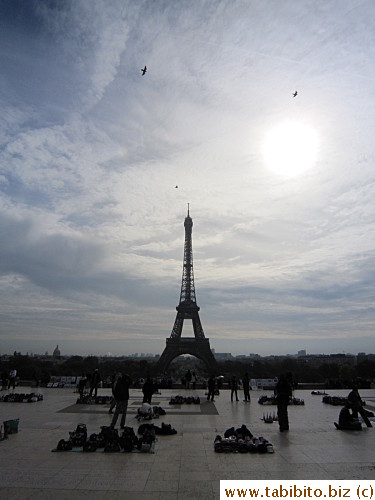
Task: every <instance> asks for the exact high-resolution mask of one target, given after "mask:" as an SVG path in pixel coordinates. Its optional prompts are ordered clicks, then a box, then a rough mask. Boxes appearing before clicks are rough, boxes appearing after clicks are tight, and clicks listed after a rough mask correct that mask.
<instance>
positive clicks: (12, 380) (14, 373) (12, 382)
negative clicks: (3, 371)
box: [8, 368, 17, 389]
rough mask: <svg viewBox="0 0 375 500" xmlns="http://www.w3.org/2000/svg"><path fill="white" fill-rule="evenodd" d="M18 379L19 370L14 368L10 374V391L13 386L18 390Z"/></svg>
mask: <svg viewBox="0 0 375 500" xmlns="http://www.w3.org/2000/svg"><path fill="white" fill-rule="evenodd" d="M16 378H17V370H16V369H15V368H12V370H10V372H9V382H8V389H10V386H12V388H13V389H15V388H16Z"/></svg>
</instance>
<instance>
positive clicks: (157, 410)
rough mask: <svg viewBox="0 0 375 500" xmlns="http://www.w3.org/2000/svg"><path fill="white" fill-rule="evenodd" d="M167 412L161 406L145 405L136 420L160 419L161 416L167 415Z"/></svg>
mask: <svg viewBox="0 0 375 500" xmlns="http://www.w3.org/2000/svg"><path fill="white" fill-rule="evenodd" d="M165 414H166V413H165V410H164V409H163V408H162V407H161V406H151V405H150V404H149V403H143V404H142V406H141V407H140V408H138V412H137V415H136V417H135V418H136V419H137V420H138V421H139V420H152V419H153V418H159V417H160V416H161V415H165Z"/></svg>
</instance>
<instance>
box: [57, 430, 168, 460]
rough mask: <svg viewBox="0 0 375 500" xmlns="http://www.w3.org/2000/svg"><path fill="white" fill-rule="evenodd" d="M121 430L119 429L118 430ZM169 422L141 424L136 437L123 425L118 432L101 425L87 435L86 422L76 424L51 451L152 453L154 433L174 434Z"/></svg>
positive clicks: (154, 439)
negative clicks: (157, 424)
mask: <svg viewBox="0 0 375 500" xmlns="http://www.w3.org/2000/svg"><path fill="white" fill-rule="evenodd" d="M120 432H121V431H120ZM176 433H177V431H175V430H174V429H172V427H171V425H170V424H165V423H162V425H161V427H157V426H154V425H152V424H143V425H141V426H140V427H139V429H138V434H140V437H137V436H136V434H135V432H134V429H133V428H132V427H124V429H123V430H122V433H121V434H120V433H119V431H118V429H114V428H113V427H110V426H109V427H108V426H102V427H101V430H100V432H99V433H98V434H95V433H94V434H91V435H90V436H89V437H88V436H87V427H86V424H78V425H77V428H76V430H75V431H73V432H69V439H68V440H65V439H60V441H59V442H58V444H57V447H56V448H55V449H53V450H52V451H83V452H96V451H102V452H105V453H116V452H117V453H120V452H125V453H131V452H148V453H154V449H155V441H156V437H155V436H156V434H160V435H168V434H176Z"/></svg>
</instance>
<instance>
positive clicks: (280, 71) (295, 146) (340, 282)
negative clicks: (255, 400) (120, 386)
mask: <svg viewBox="0 0 375 500" xmlns="http://www.w3.org/2000/svg"><path fill="white" fill-rule="evenodd" d="M374 60H375V4H374V2H373V1H372V0H365V1H362V0H359V1H357V0H350V1H349V0H311V1H310V0H284V1H283V2H280V1H279V0H263V1H260V0H193V1H192V0H186V1H185V0H178V2H176V1H172V0H159V1H152V0H146V1H143V0H137V1H130V0H129V1H125V0H91V1H87V0H74V1H73V0H72V1H68V0H60V1H52V0H51V1H45V0H39V1H33V0H30V1H27V2H26V1H20V0H2V1H1V2H0V65H1V71H0V109H1V121H0V353H2V354H4V353H12V352H13V351H14V350H17V351H20V352H22V353H26V352H28V353H44V352H45V351H48V352H50V353H52V351H53V350H54V348H55V347H56V345H57V344H58V345H59V348H60V350H61V354H63V355H64V354H81V355H89V354H96V355H97V354H98V355H105V354H109V353H110V354H113V355H123V354H132V353H135V352H138V353H141V352H144V353H153V354H161V352H162V351H163V349H164V347H165V341H166V338H168V337H169V336H170V334H171V331H172V327H173V324H174V320H175V317H176V306H177V305H178V302H179V297H180V288H181V279H182V262H183V252H184V238H185V233H184V219H185V217H186V215H187V207H188V205H187V204H188V203H189V204H190V216H191V217H192V219H193V224H194V226H193V237H192V240H193V259H194V277H195V288H196V297H197V304H198V305H199V306H200V313H199V314H200V319H201V322H202V326H203V330H204V333H205V336H206V337H207V338H209V339H210V345H211V348H214V349H215V351H216V352H232V353H233V354H249V353H258V354H260V355H268V354H287V353H292V354H293V353H296V352H297V351H298V350H301V349H305V350H306V351H307V353H308V354H313V353H354V354H356V353H358V352H367V353H373V352H375V343H374V340H373V339H374V323H375V307H374V303H375V302H374V301H375V279H374V278H375V231H374V221H375V149H374V148H375V147H374V144H375V143H374V137H375V65H374ZM145 65H146V66H147V72H146V74H145V75H143V76H142V73H141V69H142V68H143V67H144V66H145ZM295 91H297V95H296V96H295V97H293V94H294V93H295ZM272 134H273V135H272ZM275 134H276V139H275ZM270 137H274V139H270ZM283 148H284V149H286V151H285V150H284V149H283ZM285 156H286V159H285ZM270 157H273V160H270ZM271 161H273V164H271ZM293 162H294V167H295V168H294V170H293V172H292V171H290V170H288V169H287V166H288V165H289V166H290V165H291V164H292V163H293ZM176 186H178V187H176ZM192 335H193V330H192V325H191V322H189V321H187V320H186V321H185V324H184V329H183V336H192Z"/></svg>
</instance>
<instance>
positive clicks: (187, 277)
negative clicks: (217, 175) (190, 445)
mask: <svg viewBox="0 0 375 500" xmlns="http://www.w3.org/2000/svg"><path fill="white" fill-rule="evenodd" d="M184 227H185V246H184V261H183V271H182V284H181V293H180V302H179V304H178V306H177V307H176V310H177V315H176V319H175V322H174V325H173V329H172V333H171V336H170V337H169V338H167V339H166V347H165V349H164V351H163V353H162V355H161V356H160V359H159V361H158V363H157V366H156V368H157V370H158V371H160V372H164V371H166V370H167V368H168V366H169V364H170V363H171V362H172V361H173V359H174V358H176V357H177V356H180V355H181V354H191V355H192V356H195V357H197V358H199V359H201V360H202V361H203V362H204V363H205V364H206V366H207V368H209V369H210V370H211V371H214V370H215V369H216V360H215V357H214V355H213V354H212V351H211V349H210V342H209V339H207V338H206V337H205V336H204V332H203V327H202V323H201V320H200V317H199V310H200V307H199V306H198V305H197V300H196V295H195V285H194V269H193V246H192V231H193V220H192V218H191V217H190V211H189V205H188V213H187V216H186V217H185V222H184ZM185 319H188V320H191V321H192V324H193V331H194V337H182V336H181V335H182V329H183V325H184V321H185Z"/></svg>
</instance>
